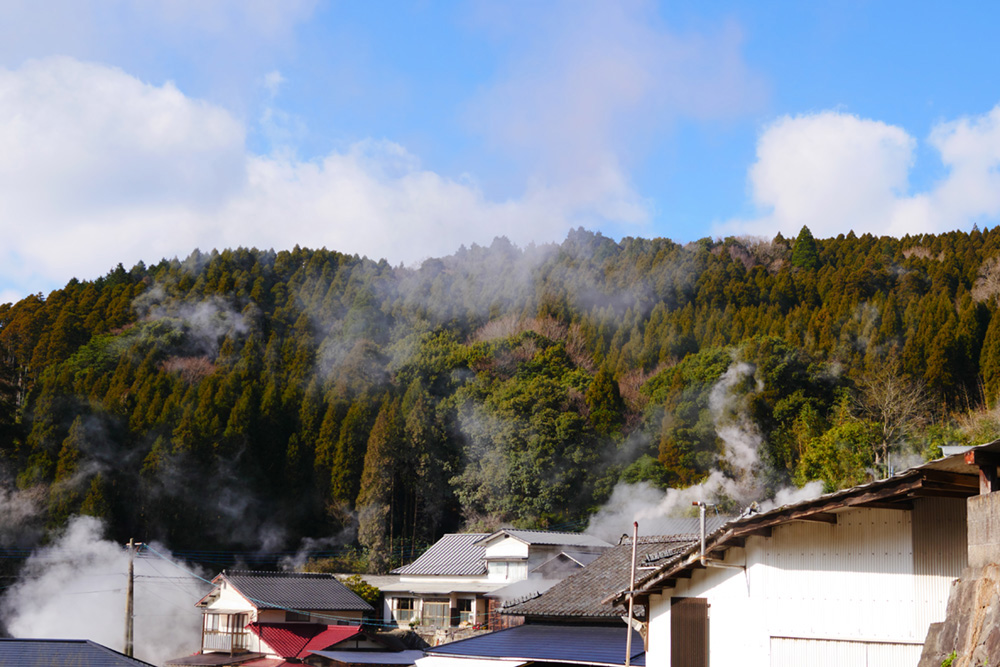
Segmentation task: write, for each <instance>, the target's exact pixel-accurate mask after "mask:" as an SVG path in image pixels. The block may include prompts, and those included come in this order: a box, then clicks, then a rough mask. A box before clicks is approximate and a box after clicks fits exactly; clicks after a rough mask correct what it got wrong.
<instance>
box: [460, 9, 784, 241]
mask: <svg viewBox="0 0 1000 667" xmlns="http://www.w3.org/2000/svg"><path fill="white" fill-rule="evenodd" d="M480 20H481V22H482V23H483V24H484V25H486V26H488V27H489V28H490V29H491V30H492V32H493V33H494V36H495V37H496V38H497V39H499V40H503V41H507V42H510V43H511V44H512V46H511V52H512V53H513V54H514V55H513V56H512V57H511V58H510V59H509V60H508V61H507V62H506V63H505V66H504V67H503V68H502V70H501V72H500V74H499V76H498V80H497V81H496V82H495V83H494V84H492V85H490V86H488V87H486V88H485V89H484V90H483V91H482V92H481V93H480V94H479V95H478V97H477V98H476V99H475V100H474V101H473V103H472V104H471V105H470V108H469V110H468V113H467V118H468V121H469V123H470V125H471V126H472V127H473V128H474V129H475V130H476V131H478V132H480V133H481V134H482V135H483V136H484V137H485V138H486V140H487V142H488V144H489V145H490V146H492V147H493V148H494V149H496V150H498V151H500V152H502V153H505V154H507V155H508V156H510V157H511V158H512V159H513V160H514V162H515V163H517V164H518V165H519V167H520V168H521V169H522V170H524V171H527V172H528V173H530V175H531V178H532V182H533V183H534V184H536V186H537V187H543V188H545V189H547V190H548V191H549V192H550V193H551V194H553V196H555V197H557V198H564V199H566V200H572V201H575V202H580V203H586V206H587V208H588V209H589V212H590V213H591V214H592V215H594V216H596V218H597V219H598V221H600V222H604V221H609V222H612V223H626V224H635V223H645V222H648V221H649V220H650V218H651V215H652V210H651V209H652V204H651V202H649V201H647V200H645V199H644V198H643V197H642V196H641V195H640V194H639V193H638V192H637V191H636V189H635V186H634V185H633V183H632V182H631V180H630V178H629V172H630V166H631V164H632V163H634V162H636V161H638V160H640V159H641V158H642V157H643V154H644V152H645V151H646V150H648V147H649V146H650V145H651V144H652V143H653V139H654V137H655V136H656V135H657V134H658V133H662V132H664V131H665V130H666V129H669V128H670V126H671V124H672V121H673V120H675V119H677V118H678V117H681V116H683V117H687V118H696V119H718V118H727V117H734V116H737V115H740V114H743V113H746V111H747V110H748V109H752V108H755V107H757V106H759V104H760V103H761V102H762V100H763V98H764V96H765V95H764V86H763V84H762V82H761V81H760V79H759V77H757V76H756V75H755V74H754V73H753V72H751V71H750V70H749V69H748V67H747V66H746V64H745V63H744V61H743V58H742V54H741V47H742V35H741V34H740V31H739V30H738V29H737V28H736V27H735V25H727V26H725V27H724V28H723V29H722V30H720V31H719V32H718V33H716V34H710V35H702V34H683V35H682V34H675V33H674V32H672V31H670V30H669V29H668V28H667V27H666V26H664V25H663V24H662V21H661V20H660V19H659V17H658V16H657V9H656V7H655V6H653V5H651V4H649V3H646V2H603V1H595V2H576V1H574V2H556V3H542V4H539V3H511V4H506V3H505V4H503V5H500V6H497V5H489V6H487V7H485V8H484V9H483V11H482V15H481V16H480Z"/></svg>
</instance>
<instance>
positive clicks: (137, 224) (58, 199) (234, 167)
mask: <svg viewBox="0 0 1000 667" xmlns="http://www.w3.org/2000/svg"><path fill="white" fill-rule="evenodd" d="M996 13H997V12H996V10H995V9H993V8H991V7H989V6H986V5H983V4H982V3H967V4H963V3H951V4H949V5H948V6H942V5H931V4H930V3H919V2H906V3H904V2H847V1H841V2H763V1H758V2H745V3H727V2H714V3H705V2H653V1H650V2H642V1H635V2H630V1H623V2H616V3H613V2H607V1H593V2H587V1H585V0H575V1H568V0H567V1H565V2H558V1H555V0H552V1H550V2H528V1H516V0H515V1H510V2H472V1H470V2H431V1H429V0H418V1H413V2H403V1H399V2H378V3H372V2H347V1H324V0H283V1H281V2H272V1H270V0H159V1H158V0H95V1H94V2H88V3H80V2H77V1H76V0H49V1H46V2H38V1H37V0H35V1H33V2H29V1H28V0H7V2H5V3H3V4H2V6H0V229H2V233H3V238H4V241H5V242H4V243H3V245H2V246H0V302H3V301H9V300H15V299H18V298H20V297H22V296H24V295H26V294H29V293H33V292H39V291H41V292H47V291H49V290H51V289H54V288H56V287H59V286H61V285H62V284H64V283H65V282H66V281H67V280H68V279H70V278H72V277H78V278H81V279H90V278H94V277H97V276H99V275H102V274H104V273H106V272H107V271H108V270H110V269H111V268H113V267H114V266H115V265H116V264H117V263H118V262H121V263H123V264H124V265H125V266H126V267H128V266H131V265H132V264H134V263H135V262H136V261H138V260H140V259H141V260H144V261H146V262H147V263H148V262H155V261H157V260H159V259H160V258H161V257H173V256H180V257H183V256H185V255H187V254H188V253H189V252H190V251H191V250H192V249H193V248H195V247H198V248H200V249H202V250H209V249H211V248H224V247H234V246H255V247H274V248H276V249H282V248H290V247H292V246H293V245H295V244H300V245H303V246H310V247H318V246H325V247H328V248H332V249H337V250H341V251H345V252H351V253H355V252H356V253H360V254H367V255H369V256H372V257H386V258H387V259H389V260H390V261H391V262H393V263H394V264H395V263H406V264H417V263H419V262H420V261H422V260H423V259H425V258H427V257H432V256H440V255H444V254H449V253H451V252H453V251H454V250H456V249H457V248H458V247H459V246H460V245H461V244H466V245H468V244H471V243H489V242H490V241H491V239H492V238H493V237H494V236H498V235H506V236H507V237H509V238H510V239H511V240H512V241H514V242H515V243H518V244H521V245H524V244H526V243H530V242H548V241H558V240H561V239H562V238H564V237H565V235H566V232H567V231H568V230H569V229H571V228H573V227H576V226H584V227H587V228H590V229H595V230H600V231H602V232H603V233H605V234H606V235H609V236H612V237H615V238H620V237H621V236H623V235H633V236H666V237H669V238H672V239H674V240H676V241H679V242H684V241H690V240H694V239H697V238H701V237H704V236H726V235H731V234H735V235H754V236H764V237H772V236H773V235H774V234H775V233H776V232H778V231H781V232H782V233H785V234H786V235H787V234H794V233H796V232H797V230H798V229H799V228H800V227H801V226H802V225H803V224H807V225H809V226H810V228H811V229H812V230H813V232H814V234H816V235H817V236H831V235H836V234H838V233H846V232H847V231H849V230H852V229H853V230H855V231H856V232H858V233H862V232H872V233H877V234H892V235H897V236H899V235H902V234H906V233H920V232H939V231H946V230H950V229H969V228H971V226H972V225H973V224H979V225H980V226H984V225H987V226H993V225H994V224H996V223H997V220H998V219H1000V176H998V175H997V168H998V166H1000V108H998V107H997V105H998V104H1000V85H998V76H997V74H996V73H995V65H994V63H995V55H994V52H995V39H994V32H995V30H994V29H993V28H994V26H995V25H996V24H997V16H996Z"/></svg>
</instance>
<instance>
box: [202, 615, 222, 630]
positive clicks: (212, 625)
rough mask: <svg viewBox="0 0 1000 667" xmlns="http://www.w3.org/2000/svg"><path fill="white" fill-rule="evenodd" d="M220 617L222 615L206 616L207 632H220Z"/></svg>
mask: <svg viewBox="0 0 1000 667" xmlns="http://www.w3.org/2000/svg"><path fill="white" fill-rule="evenodd" d="M219 616H221V614H205V629H206V630H207V631H209V632H218V631H219Z"/></svg>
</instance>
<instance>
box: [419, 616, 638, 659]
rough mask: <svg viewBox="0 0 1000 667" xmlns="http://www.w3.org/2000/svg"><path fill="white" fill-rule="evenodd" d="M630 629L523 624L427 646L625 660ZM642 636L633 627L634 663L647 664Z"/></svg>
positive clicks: (458, 652) (458, 651)
mask: <svg viewBox="0 0 1000 667" xmlns="http://www.w3.org/2000/svg"><path fill="white" fill-rule="evenodd" d="M627 632H628V629H627V628H626V627H625V626H624V625H622V626H621V627H605V626H578V625H531V624H527V625H519V626H517V627H513V628H508V629H507V630H500V631H498V632H491V633H489V634H485V635H479V636H477V637H471V638H469V639H463V640H460V641H457V642H452V643H451V644H443V645H441V646H436V647H434V648H429V649H427V650H426V653H427V654H428V655H441V656H469V657H483V658H508V659H510V658H513V659H517V660H524V661H545V662H562V663H566V662H570V663H572V662H584V663H586V664H591V665H594V664H598V665H623V664H625V645H626V638H627V635H626V633H627ZM637 657H640V658H641V657H644V655H643V644H642V637H640V636H639V633H638V632H635V631H634V630H633V631H632V664H635V665H641V664H644V663H643V662H642V661H641V660H640V661H636V658H637Z"/></svg>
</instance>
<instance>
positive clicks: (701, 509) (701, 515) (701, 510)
mask: <svg viewBox="0 0 1000 667" xmlns="http://www.w3.org/2000/svg"><path fill="white" fill-rule="evenodd" d="M691 504H692V505H697V506H698V527H699V529H700V535H701V551H700V552H699V555H700V557H701V564H702V567H704V566H705V507H706V505H705V501H703V500H699V501H697V502H693V503H691Z"/></svg>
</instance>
